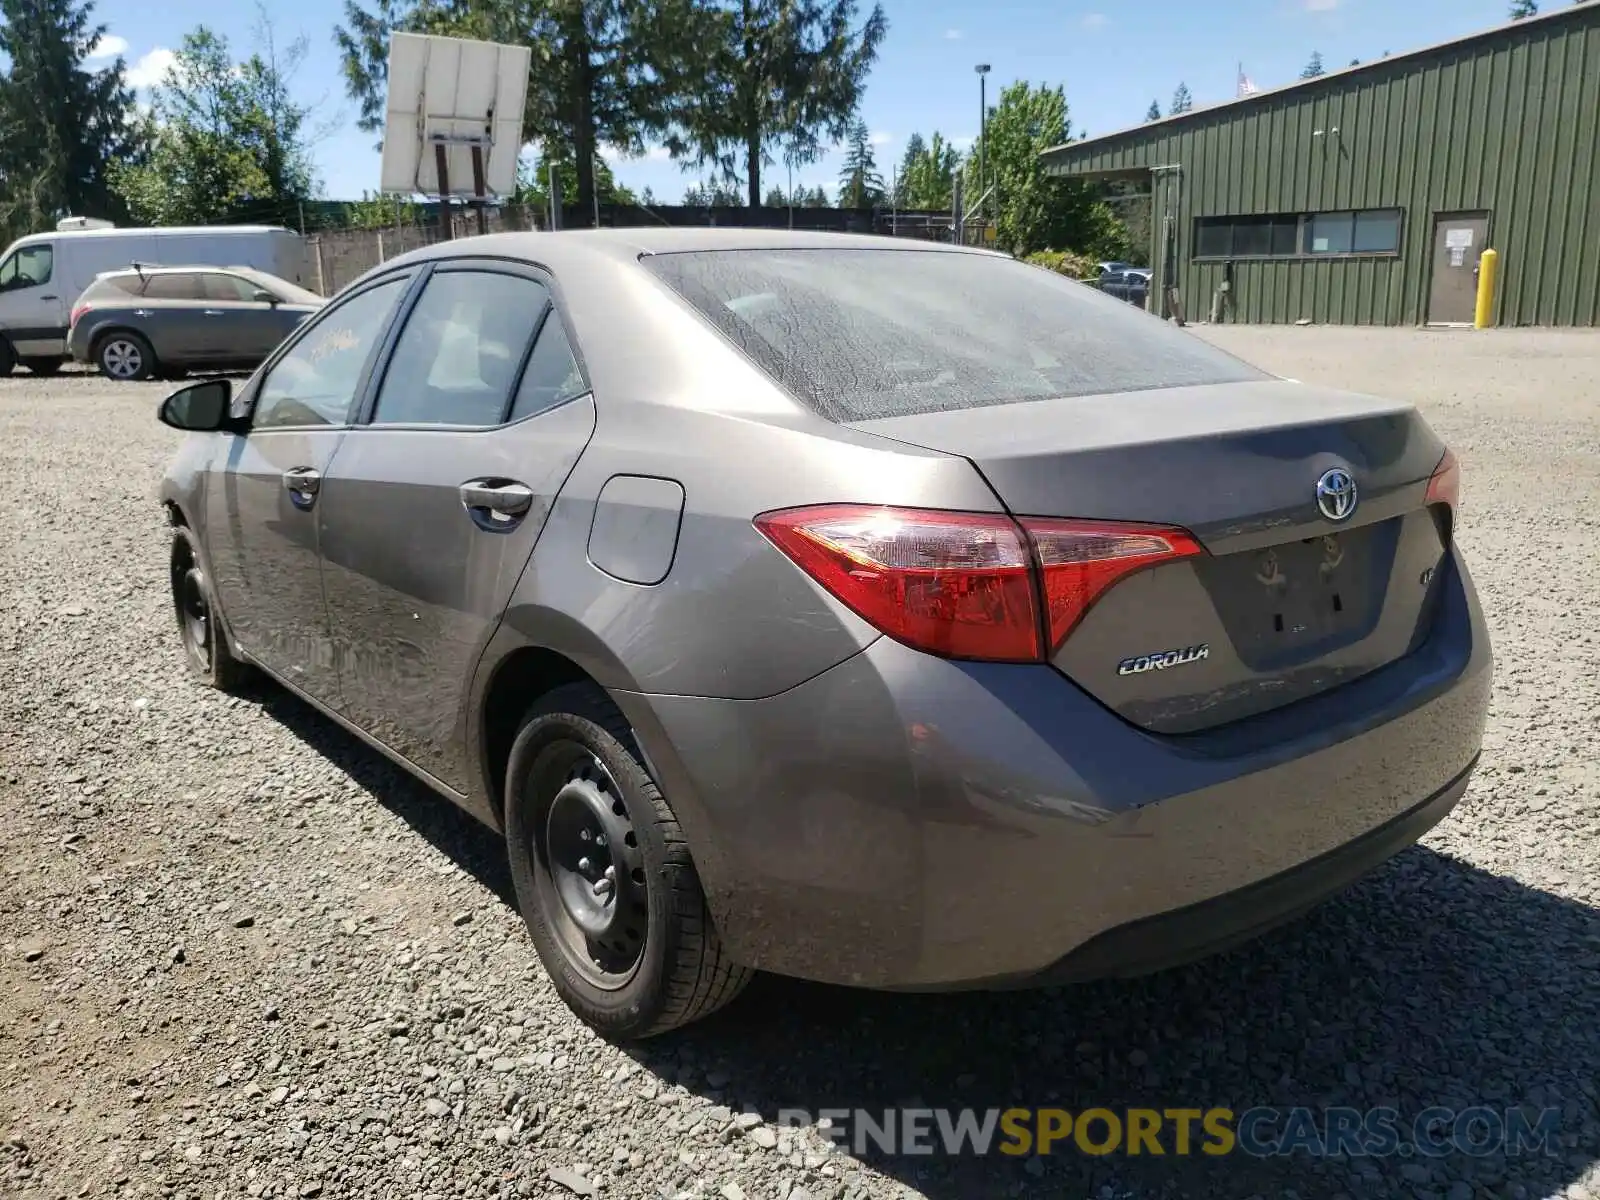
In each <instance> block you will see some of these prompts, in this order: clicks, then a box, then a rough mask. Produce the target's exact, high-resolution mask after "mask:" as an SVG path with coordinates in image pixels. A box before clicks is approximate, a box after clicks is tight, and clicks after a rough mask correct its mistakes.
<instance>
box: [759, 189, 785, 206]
mask: <svg viewBox="0 0 1600 1200" xmlns="http://www.w3.org/2000/svg"><path fill="white" fill-rule="evenodd" d="M763 203H765V204H766V206H767V207H768V208H787V207H788V206H789V197H787V196H785V195H784V194H783V189H782V188H781V187H770V188H768V189H767V198H766V200H765V201H764V202H763Z"/></svg>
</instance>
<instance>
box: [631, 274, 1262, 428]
mask: <svg viewBox="0 0 1600 1200" xmlns="http://www.w3.org/2000/svg"><path fill="white" fill-rule="evenodd" d="M642 261H643V265H644V266H645V267H646V268H647V269H648V270H650V271H651V272H653V273H654V274H655V275H656V276H657V277H659V278H660V279H661V280H662V281H663V282H664V283H666V284H667V285H668V286H669V287H670V288H672V289H673V290H674V291H675V292H677V293H678V294H679V295H680V296H682V297H683V298H684V299H685V300H686V301H687V302H688V303H689V304H690V305H692V306H693V307H694V308H696V309H697V310H698V311H699V312H700V313H701V314H702V315H703V316H705V317H706V318H707V319H708V320H710V321H711V323H712V324H713V325H715V326H716V327H717V328H718V329H720V330H721V331H722V332H723V333H724V334H725V335H726V336H727V337H728V338H729V339H730V340H731V341H732V342H733V343H734V344H735V345H737V346H738V347H739V348H740V349H742V350H743V351H744V352H745V353H746V354H748V355H749V356H750V357H751V358H752V359H754V360H755V361H756V362H757V363H758V364H759V365H760V366H761V367H763V368H764V369H765V370H766V371H767V373H768V374H769V375H771V376H772V377H773V378H774V379H775V380H777V381H778V382H779V383H781V384H782V385H783V386H784V387H785V388H787V389H788V390H789V391H790V392H791V393H793V394H794V395H795V396H796V397H797V398H798V399H800V400H801V401H803V402H805V403H807V404H809V405H810V406H811V407H813V408H814V409H815V410H816V411H818V412H820V413H821V414H822V415H823V416H826V417H828V418H830V419H832V420H834V421H841V422H846V421H866V420H872V419H874V418H878V417H894V416H906V415H911V414H914V413H928V412H944V411H950V410H955V409H964V408H982V407H985V406H989V405H997V404H1014V403H1019V402H1022V401H1028V400H1045V399H1051V398H1055V397H1064V396H1088V395H1096V394H1101V393H1107V392H1137V391H1143V390H1148V389H1153V388H1165V387H1182V386H1192V385H1197V384H1215V383H1233V382H1240V381H1243V380H1250V379H1262V378H1266V376H1264V375H1263V374H1262V373H1261V372H1260V371H1257V370H1256V369H1255V368H1253V367H1250V366H1248V365H1246V364H1245V363H1243V362H1240V361H1239V360H1238V359H1236V358H1234V357H1232V356H1231V355H1228V354H1225V353H1223V352H1222V351H1221V350H1217V349H1215V348H1214V347H1212V346H1209V345H1207V344H1206V343H1205V342H1202V341H1201V340H1200V339H1199V338H1197V337H1195V336H1194V335H1192V334H1189V333H1186V332H1183V331H1182V330H1179V329H1176V328H1174V327H1172V326H1170V325H1168V324H1166V323H1165V322H1163V321H1160V320H1157V319H1155V318H1152V317H1150V316H1148V315H1146V314H1144V313H1142V312H1140V311H1139V310H1138V309H1137V308H1135V307H1134V306H1133V305H1130V304H1128V303H1127V302H1126V301H1125V300H1122V299H1119V298H1115V297H1112V296H1109V295H1104V294H1102V293H1100V292H1099V290H1098V289H1096V288H1094V287H1090V286H1086V285H1084V284H1081V283H1077V282H1075V281H1073V280H1070V279H1066V278H1064V277H1063V276H1061V275H1058V274H1055V273H1054V272H1050V271H1046V270H1044V269H1042V268H1039V267H1033V266H1028V265H1026V264H1024V263H1019V262H1017V261H1016V260H1014V259H1009V258H1002V257H999V256H995V255H986V254H962V253H951V252H948V251H938V250H911V249H907V250H900V249H893V250H888V249H885V250H878V249H861V250H856V249H841V250H834V249H792V250H791V249H771V250H716V251H696V252H693V253H685V254H660V255H652V256H648V257H646V258H645V259H643V260H642Z"/></svg>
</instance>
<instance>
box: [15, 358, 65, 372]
mask: <svg viewBox="0 0 1600 1200" xmlns="http://www.w3.org/2000/svg"><path fill="white" fill-rule="evenodd" d="M61 363H62V360H61V359H59V358H25V359H23V360H22V365H23V366H25V367H27V368H28V370H30V371H32V372H33V373H34V374H35V375H45V376H49V375H54V374H56V373H57V372H58V371H60V370H61Z"/></svg>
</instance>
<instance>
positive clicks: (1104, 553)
mask: <svg viewBox="0 0 1600 1200" xmlns="http://www.w3.org/2000/svg"><path fill="white" fill-rule="evenodd" d="M755 523H756V527H757V528H758V529H760V530H761V532H762V533H764V534H765V535H766V536H767V537H768V538H769V539H770V540H771V541H772V543H773V544H774V545H776V546H777V547H778V548H779V549H780V550H782V551H783V552H784V553H785V554H787V555H788V556H789V557H790V558H791V559H793V560H794V561H795V563H796V564H797V565H799V567H800V568H801V569H802V570H804V571H805V572H806V573H807V574H808V575H810V576H811V577H812V578H813V579H815V580H816V581H817V582H818V583H820V584H821V585H822V586H823V587H825V588H827V589H828V591H829V592H830V593H832V595H833V596H835V597H836V598H837V599H839V600H840V601H842V602H843V603H844V604H846V605H847V606H849V607H850V608H851V609H852V610H853V611H854V612H856V613H857V614H859V615H860V616H861V617H862V618H863V619H865V620H867V621H869V622H871V624H872V625H874V626H875V627H877V628H878V629H880V630H882V631H883V632H884V633H886V634H888V635H889V636H890V637H892V638H894V639H896V640H897V641H901V642H904V643H905V644H906V645H908V646H912V647H915V648H916V649H918V650H925V651H927V652H928V653H930V654H938V655H941V656H943V657H946V658H968V659H985V660H988V661H991V662H1039V661H1041V660H1043V659H1044V658H1045V657H1047V655H1049V654H1050V653H1053V652H1054V650H1055V648H1056V647H1057V646H1059V645H1060V644H1061V641H1062V639H1064V638H1065V637H1066V635H1067V633H1068V632H1070V631H1071V629H1072V628H1073V626H1075V625H1076V624H1077V623H1078V621H1079V620H1080V619H1081V618H1082V617H1083V614H1084V613H1085V612H1087V611H1088V609H1089V606H1090V605H1092V604H1093V603H1094V602H1095V601H1096V600H1097V599H1099V597H1100V596H1101V595H1103V594H1104V593H1105V591H1106V589H1107V588H1109V587H1110V586H1111V585H1112V584H1114V583H1116V582H1117V581H1118V580H1119V579H1122V578H1123V577H1124V576H1126V575H1128V574H1129V573H1131V572H1133V571H1137V570H1139V569H1141V568H1143V567H1146V566H1150V565H1151V564H1153V563H1156V562H1159V561H1162V560H1164V559H1170V558H1178V557H1183V556H1185V555H1188V554H1199V553H1201V548H1200V545H1199V543H1198V542H1196V541H1195V540H1194V538H1193V537H1192V536H1190V535H1189V534H1187V533H1185V532H1183V531H1182V530H1176V529H1160V528H1152V527H1150V526H1145V525H1124V524H1114V523H1107V522H1097V521H1067V520H1055V519H1043V518H1027V519H1024V520H1023V521H1022V522H1021V524H1020V525H1019V524H1018V523H1017V522H1016V521H1014V520H1012V519H1011V518H1010V517H1006V516H1001V515H999V514H994V513H954V512H943V511H935V510H930V509H912V508H889V507H880V506H875V505H858V504H830V505H820V506H818V507H814V508H798V509H788V510H785V511H782V512H774V513H767V514H765V515H764V516H760V517H757V518H756V522H755ZM1041 595H1042V596H1043V603H1042V605H1041ZM1041 613H1044V614H1047V617H1046V618H1045V619H1041ZM1046 627H1048V631H1049V632H1048V640H1047V641H1046V639H1045V637H1044V630H1045V628H1046Z"/></svg>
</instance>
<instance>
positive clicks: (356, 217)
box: [345, 192, 422, 229]
mask: <svg viewBox="0 0 1600 1200" xmlns="http://www.w3.org/2000/svg"><path fill="white" fill-rule="evenodd" d="M421 220H422V212H421V210H420V209H419V208H418V207H417V206H416V205H415V204H413V203H411V201H409V200H401V199H400V198H399V197H397V196H380V195H377V194H376V193H373V192H362V193H361V199H359V200H354V201H351V202H350V203H349V204H347V205H346V206H345V222H346V224H347V225H348V226H349V227H350V228H351V229H387V228H389V227H390V226H393V225H416V224H419V223H420V222H421Z"/></svg>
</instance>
